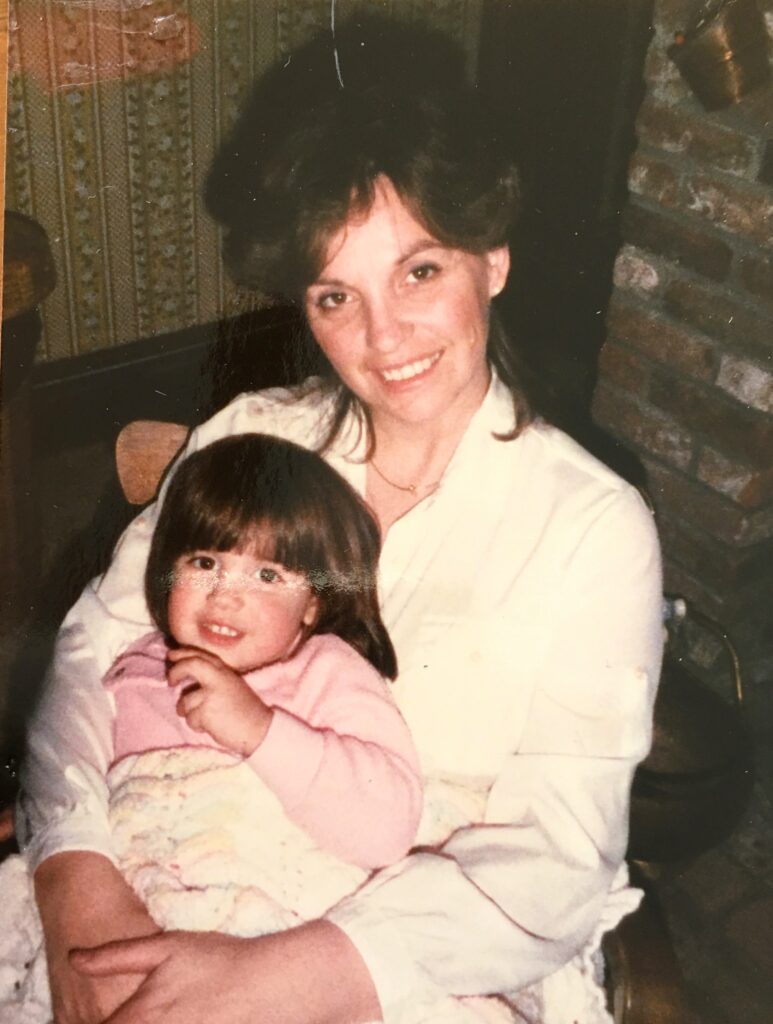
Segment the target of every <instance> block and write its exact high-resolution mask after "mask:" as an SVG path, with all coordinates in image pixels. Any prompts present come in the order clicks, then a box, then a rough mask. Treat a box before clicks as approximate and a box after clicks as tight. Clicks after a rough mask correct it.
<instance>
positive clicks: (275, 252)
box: [206, 15, 531, 444]
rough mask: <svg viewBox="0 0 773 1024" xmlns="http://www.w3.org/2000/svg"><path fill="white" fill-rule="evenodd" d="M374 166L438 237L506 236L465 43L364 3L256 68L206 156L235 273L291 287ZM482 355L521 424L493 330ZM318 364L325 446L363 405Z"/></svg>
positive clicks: (515, 199)
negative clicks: (329, 414)
mask: <svg viewBox="0 0 773 1024" xmlns="http://www.w3.org/2000/svg"><path fill="white" fill-rule="evenodd" d="M339 74H340V77H339ZM380 176H385V177H387V178H389V180H390V181H391V182H392V184H393V185H394V187H395V189H396V190H397V192H398V194H399V195H400V197H401V198H402V200H403V202H404V203H405V204H406V206H407V207H408V208H409V209H410V210H411V212H412V213H413V215H414V216H415V217H416V219H417V220H418V221H419V222H420V223H421V224H423V225H424V227H426V229H427V230H428V231H429V232H430V234H431V235H432V236H433V237H435V238H437V239H438V240H439V241H440V242H441V243H442V244H444V245H448V246H450V247H453V248H458V249H463V250H465V251H467V252H471V253H475V254H482V253H485V252H487V251H488V250H490V249H495V248H497V247H499V246H502V245H506V244H507V241H508V237H509V235H510V231H511V229H512V227H513V224H514V223H515V220H516V217H517V214H518V210H519V200H520V195H519V183H518V173H517V170H516V167H515V164H514V162H513V160H512V158H511V155H510V153H509V152H508V149H507V146H506V145H505V141H504V138H503V133H500V132H499V131H498V129H497V125H496V123H495V122H494V121H493V119H492V116H491V113H490V112H489V111H488V109H487V108H486V106H485V104H484V103H483V101H482V99H481V96H480V94H479V92H478V90H476V89H474V88H472V87H471V86H470V84H469V83H468V81H467V78H466V72H465V67H464V58H463V55H462V53H461V52H460V50H459V49H458V47H457V46H456V45H455V44H454V42H453V41H452V40H451V39H449V38H448V37H446V36H445V35H443V34H442V33H439V32H437V31H433V30H431V29H429V28H427V27H426V26H417V25H415V24H414V25H406V24H400V23H397V22H391V21H389V20H387V19H386V18H384V17H383V16H379V15H366V16H364V17H360V18H359V19H354V18H353V19H351V20H350V21H349V22H348V23H347V24H346V25H345V26H344V27H343V28H341V29H338V30H337V31H336V34H335V36H333V35H332V34H331V33H330V32H329V31H327V32H324V33H322V34H320V35H319V36H317V37H315V38H314V39H312V40H311V41H310V42H309V43H307V44H306V45H305V46H303V47H301V48H300V49H298V50H297V51H296V52H294V53H293V54H292V55H291V59H290V60H289V61H284V62H280V63H279V64H278V65H277V66H276V67H275V68H274V69H273V70H272V71H270V72H269V73H268V74H266V75H265V76H264V77H263V78H262V79H261V80H260V81H259V82H258V83H257V86H256V87H255V89H254V92H253V94H252V96H251V97H250V99H249V101H248V103H247V105H246V106H245V108H244V110H243V111H242V114H241V116H240V118H239V119H238V121H237V122H236V125H235V127H234V129H233V131H232V133H231V136H230V137H229V138H228V139H227V140H226V141H225V143H224V144H223V145H222V147H221V149H220V151H219V153H218V155H217V156H216V158H215V161H214V163H213V166H212V169H211V172H210V175H209V179H208V181H207V186H206V202H207V205H208V208H209V210H210V212H211V213H212V215H213V216H214V217H215V218H216V219H217V220H218V221H219V222H220V223H221V224H222V225H223V227H224V237H225V243H224V258H225V262H226V265H227V266H228V268H229V270H230V272H231V274H232V276H233V277H234V278H235V279H236V280H237V281H239V282H240V283H242V284H244V285H247V286H248V287H252V288H256V289H258V290H260V291H262V292H264V293H267V294H279V295H283V296H286V297H290V298H295V299H298V298H300V297H301V296H302V294H303V291H304V290H305V288H306V287H307V286H308V285H309V284H311V283H312V282H313V281H314V280H315V279H316V277H317V276H318V274H319V272H320V270H321V269H322V263H323V258H324V255H325V252H326V249H327V245H328V242H329V241H330V239H331V237H332V236H333V235H334V234H335V232H336V231H337V230H338V229H339V228H340V227H341V226H342V225H343V224H344V222H345V221H346V219H347V217H348V216H349V214H350V213H351V212H353V211H354V212H363V211H367V210H368V209H369V208H370V206H371V204H372V202H373V198H374V189H375V185H376V181H377V179H378V178H379V177H380ZM489 359H490V361H491V363H492V365H494V366H495V368H496V370H497V372H498V374H499V376H500V378H501V379H502V380H503V382H504V383H505V384H506V385H507V387H508V388H509V389H510V391H511V394H512V396H513V402H514V407H515V414H516V421H517V424H518V428H519V429H520V428H521V427H522V426H524V425H525V424H526V423H528V422H529V419H530V417H531V413H530V407H529V403H528V401H527V399H526V397H525V395H524V393H523V386H522V381H521V380H519V379H518V377H517V367H516V366H515V363H516V361H517V357H516V355H515V353H514V352H513V351H512V347H511V345H510V342H509V341H508V340H507V338H506V337H505V336H504V334H503V333H502V332H501V331H500V330H497V331H493V332H492V335H491V339H490V344H489ZM308 364H309V365H313V359H310V360H309V361H308ZM322 369H323V376H325V377H326V378H327V380H328V381H329V382H331V381H332V382H333V383H332V385H331V386H332V387H333V388H334V389H335V390H336V396H337V403H336V406H335V411H334V414H333V420H332V423H331V430H330V432H329V435H328V437H327V441H326V443H327V444H330V443H331V441H332V440H333V439H334V438H335V436H336V434H337V433H338V431H339V430H340V427H341V425H342V424H343V421H344V419H345V417H346V415H347V413H348V412H349V410H350V409H352V408H354V409H356V410H357V411H358V412H359V413H360V414H361V416H362V414H363V413H364V410H362V409H361V408H360V407H359V403H358V402H357V400H356V398H355V396H353V395H352V394H351V392H349V391H348V390H346V389H345V388H343V386H342V385H340V382H338V381H337V379H335V377H334V374H333V372H332V369H331V368H330V367H327V366H324V364H323V366H322ZM324 371H327V372H326V373H325V372H324ZM364 419H365V422H366V423H367V414H365V416H364ZM368 426H369V424H368ZM512 436H515V435H514V434H513V435H512ZM371 441H372V432H371Z"/></svg>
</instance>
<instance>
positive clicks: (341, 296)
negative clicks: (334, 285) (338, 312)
mask: <svg viewBox="0 0 773 1024" xmlns="http://www.w3.org/2000/svg"><path fill="white" fill-rule="evenodd" d="M346 301H347V294H346V292H325V293H324V294H322V295H320V296H319V298H318V299H317V305H318V306H319V308H320V309H337V308H338V307H339V306H343V305H344V304H345V303H346Z"/></svg>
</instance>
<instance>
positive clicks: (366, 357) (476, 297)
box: [305, 178, 510, 430]
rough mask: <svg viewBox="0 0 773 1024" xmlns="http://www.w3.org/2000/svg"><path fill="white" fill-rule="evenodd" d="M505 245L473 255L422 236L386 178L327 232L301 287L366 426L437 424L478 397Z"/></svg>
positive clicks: (464, 414) (450, 420)
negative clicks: (321, 254)
mask: <svg viewBox="0 0 773 1024" xmlns="http://www.w3.org/2000/svg"><path fill="white" fill-rule="evenodd" d="M509 266H510V258H509V253H508V250H507V248H506V247H502V248H500V249H492V250H491V251H490V252H486V253H483V254H480V255H476V254H473V253H469V252H465V251H463V250H462V249H450V248H448V247H447V246H444V245H442V244H441V243H440V242H439V241H438V240H437V239H436V238H433V237H432V235H430V234H429V232H428V231H427V229H426V228H425V227H423V226H422V225H421V224H420V223H419V222H418V221H417V220H416V218H415V217H414V216H413V214H412V213H411V212H410V210H409V209H408V208H407V207H406V205H405V204H404V203H403V201H402V199H401V198H400V196H399V195H398V194H397V192H396V191H395V189H394V186H393V185H392V183H391V182H390V181H389V180H388V179H387V178H380V179H378V181H377V182H376V192H375V198H374V200H373V204H372V205H371V207H370V209H369V210H368V211H367V212H366V213H362V214H357V213H354V214H352V215H350V217H349V219H348V221H347V222H346V224H344V226H343V227H342V228H341V229H340V230H339V231H338V232H337V233H336V234H335V235H334V236H333V238H332V239H331V241H330V244H329V245H328V248H327V253H326V262H325V266H324V267H323V269H322V271H321V273H320V275H319V278H318V279H317V280H316V281H315V282H314V283H313V284H312V285H310V286H309V288H308V289H307V290H306V297H305V305H306V315H307V318H308V321H309V325H310V327H311V329H312V331H313V333H314V336H315V338H316V340H317V342H318V343H319V345H320V347H321V348H322V350H323V352H324V353H325V355H326V356H327V357H328V359H329V360H330V362H331V363H332V365H333V367H334V368H335V370H336V372H337V373H338V376H339V377H340V378H341V380H342V381H343V382H344V383H345V384H346V385H347V386H348V387H349V388H350V390H351V391H353V392H354V394H355V395H357V397H358V398H359V399H360V401H362V402H363V403H364V404H365V405H366V406H368V408H369V409H370V412H371V415H372V417H373V424H374V426H375V427H376V429H377V430H378V429H379V427H382V426H390V425H397V424H401V425H404V426H408V425H422V426H424V427H426V426H429V427H430V428H431V429H439V430H443V429H444V425H448V426H449V427H450V428H451V429H453V428H454V425H455V424H458V423H460V422H464V421H465V419H466V418H469V416H470V415H472V413H473V412H474V411H475V409H477V407H478V406H479V405H480V403H481V402H482V401H483V397H484V395H485V393H486V389H487V387H488V382H489V369H488V363H487V360H486V343H487V339H488V313H489V305H490V302H491V299H492V297H493V296H494V295H496V294H498V292H500V291H501V290H502V288H503V287H504V284H505V281H506V279H507V272H508V269H509Z"/></svg>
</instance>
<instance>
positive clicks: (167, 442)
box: [115, 420, 188, 505]
mask: <svg viewBox="0 0 773 1024" xmlns="http://www.w3.org/2000/svg"><path fill="white" fill-rule="evenodd" d="M187 437H188V427H184V426H183V425H182V424H181V423H164V422H162V421H161V420H134V421H133V422H132V423H129V424H127V426H125V427H124V428H123V430H122V431H121V432H120V433H119V435H118V437H117V438H116V442H115V466H116V470H117V471H118V481H119V483H120V484H121V490H122V491H123V493H124V496H125V498H126V500H127V501H128V502H129V504H130V505H144V504H145V503H146V502H148V501H150V500H151V498H153V497H154V496H155V494H156V491H157V490H158V485H159V483H160V482H161V478H162V477H163V475H164V473H165V471H166V468H167V466H168V465H169V463H170V462H171V461H172V459H173V458H174V457H175V455H177V453H178V452H179V450H180V449H181V448H182V446H183V444H184V443H185V440H186V438H187Z"/></svg>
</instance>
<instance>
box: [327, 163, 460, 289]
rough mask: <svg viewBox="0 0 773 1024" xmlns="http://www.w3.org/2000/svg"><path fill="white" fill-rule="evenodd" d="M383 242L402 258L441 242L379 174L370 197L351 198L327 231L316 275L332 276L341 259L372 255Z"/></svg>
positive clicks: (390, 183)
mask: <svg viewBox="0 0 773 1024" xmlns="http://www.w3.org/2000/svg"><path fill="white" fill-rule="evenodd" d="M383 245H389V246H390V252H391V251H393V254H394V256H395V257H397V258H402V257H404V256H408V255H410V253H411V251H412V250H415V249H420V248H428V247H432V246H441V245H442V243H441V242H439V241H438V239H437V238H435V237H434V236H433V235H432V234H431V232H430V231H429V230H428V229H427V228H426V227H425V225H424V224H422V223H421V221H420V220H419V219H418V218H417V216H416V213H415V211H414V210H413V209H412V207H411V204H410V203H409V202H407V201H406V200H405V199H404V198H403V197H402V196H401V195H400V193H399V192H398V191H397V189H396V188H395V186H394V185H393V184H392V182H391V181H390V180H389V179H388V178H386V177H384V176H383V175H382V176H380V177H379V178H377V179H376V181H375V182H374V186H373V195H372V197H371V198H370V199H369V200H368V199H365V200H364V201H357V200H353V202H352V205H351V206H350V207H349V212H348V214H347V216H346V219H345V220H344V222H343V223H342V224H340V225H339V226H338V227H336V228H333V229H332V230H331V231H330V232H329V234H328V236H327V239H326V241H325V242H324V244H323V246H322V260H321V269H320V271H319V274H318V277H319V278H322V279H324V278H325V277H327V276H328V275H330V274H331V273H332V274H333V275H335V272H336V266H337V264H338V263H339V262H340V261H341V259H342V258H344V259H345V258H346V257H347V256H351V257H352V258H354V259H362V258H365V257H367V255H368V254H369V253H373V254H375V252H376V251H378V250H379V249H380V248H381V247H382V246H383Z"/></svg>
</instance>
